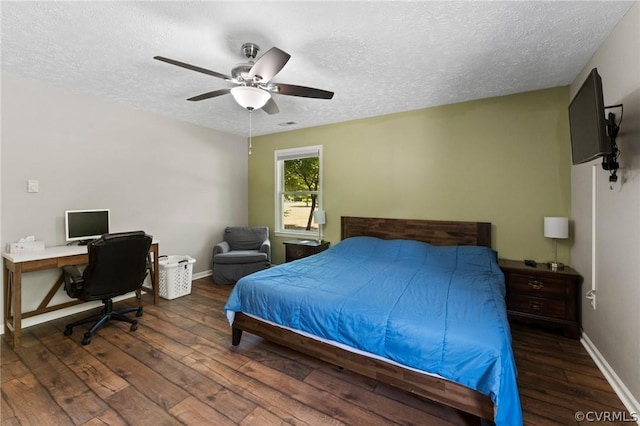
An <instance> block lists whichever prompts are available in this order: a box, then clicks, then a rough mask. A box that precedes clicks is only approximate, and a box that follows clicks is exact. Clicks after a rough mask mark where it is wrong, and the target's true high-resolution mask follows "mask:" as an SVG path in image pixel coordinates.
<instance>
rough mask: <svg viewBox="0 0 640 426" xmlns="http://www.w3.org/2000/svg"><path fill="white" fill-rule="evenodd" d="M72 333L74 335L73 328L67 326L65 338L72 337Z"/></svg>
mask: <svg viewBox="0 0 640 426" xmlns="http://www.w3.org/2000/svg"><path fill="white" fill-rule="evenodd" d="M71 333H73V327H69V326H67V327H66V328H65V329H64V335H65V336H71Z"/></svg>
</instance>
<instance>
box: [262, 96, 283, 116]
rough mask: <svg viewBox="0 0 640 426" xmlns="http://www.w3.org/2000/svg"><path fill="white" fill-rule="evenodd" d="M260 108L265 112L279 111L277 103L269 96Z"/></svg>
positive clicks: (274, 112) (273, 112)
mask: <svg viewBox="0 0 640 426" xmlns="http://www.w3.org/2000/svg"><path fill="white" fill-rule="evenodd" d="M262 110H263V111H264V112H266V113H267V114H277V113H279V112H280V109H279V108H278V105H276V103H275V102H274V101H273V98H270V99H269V100H268V101H267V103H266V104H264V106H263V107H262Z"/></svg>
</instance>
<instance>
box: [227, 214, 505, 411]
mask: <svg viewBox="0 0 640 426" xmlns="http://www.w3.org/2000/svg"><path fill="white" fill-rule="evenodd" d="M341 222H342V223H341V225H342V233H341V236H342V239H345V238H349V237H354V236H372V237H378V238H384V239H412V240H419V241H424V242H428V243H430V244H435V245H479V246H486V247H491V224H490V223H486V222H453V221H432V220H417V219H408V220H405V219H380V218H363V217H345V216H343V217H342V220H341ZM243 331H246V332H248V333H251V334H255V335H257V336H260V337H262V338H264V339H267V340H269V341H272V342H275V343H278V344H281V345H283V346H286V347H289V348H291V349H294V350H297V351H299V352H302V353H305V354H307V355H310V356H312V357H314V358H318V359H320V360H323V361H326V362H329V363H331V364H334V365H337V366H339V367H343V368H345V369H348V370H350V371H353V372H355V373H359V374H362V375H363V376H366V377H370V378H373V379H375V380H378V381H380V382H383V383H387V384H390V385H392V386H395V387H397V388H400V389H403V390H406V391H409V392H411V393H413V394H416V395H418V396H421V397H424V398H427V399H429V400H433V401H436V402H439V403H441V404H444V405H447V406H450V407H453V408H456V409H458V410H461V411H464V412H466V413H469V414H472V415H474V416H477V417H479V418H480V419H486V420H490V421H493V418H494V406H493V403H492V402H491V399H490V398H489V397H488V396H486V395H483V394H481V393H480V392H478V391H476V390H473V389H471V388H468V387H466V386H462V385H459V384H457V383H454V382H451V381H448V380H445V379H441V378H438V377H434V376H429V375H426V374H421V373H418V372H416V371H414V370H412V369H409V368H405V367H401V366H399V365H397V364H392V363H390V362H385V361H381V360H379V359H376V358H370V357H368V356H365V355H361V354H357V353H354V352H350V351H348V350H345V349H341V348H338V347H335V346H332V345H330V344H327V343H324V342H321V341H319V340H316V339H313V338H309V337H305V336H303V335H300V334H298V333H296V332H293V331H290V330H287V329H285V328H282V327H279V326H276V325H271V324H268V323H266V322H264V321H260V320H258V319H255V318H253V317H250V316H247V315H245V314H243V313H241V312H238V313H236V315H235V319H234V321H233V333H232V334H233V336H232V344H233V345H234V346H237V345H239V344H240V339H241V337H242V332H243Z"/></svg>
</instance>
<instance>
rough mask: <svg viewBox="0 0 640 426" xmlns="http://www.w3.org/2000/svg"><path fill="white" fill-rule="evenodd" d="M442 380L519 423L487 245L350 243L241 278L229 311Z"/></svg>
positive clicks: (503, 421) (501, 305) (507, 337)
mask: <svg viewBox="0 0 640 426" xmlns="http://www.w3.org/2000/svg"><path fill="white" fill-rule="evenodd" d="M225 312H226V313H227V316H229V317H230V318H232V315H233V314H232V312H245V313H247V314H251V315H254V316H256V317H259V318H263V319H265V320H268V321H271V322H274V323H276V324H280V325H283V326H286V327H290V328H293V329H296V330H301V331H305V332H307V333H310V334H312V335H315V336H319V337H322V338H324V339H328V340H332V341H335V342H340V343H343V344H346V345H348V346H351V347H354V348H357V349H360V350H362V351H366V352H370V353H373V354H376V355H379V356H382V357H384V358H387V359H390V360H393V361H396V362H398V363H400V364H403V365H406V366H408V367H412V368H416V369H419V370H423V371H426V372H429V373H435V374H438V375H440V376H442V377H444V378H447V379H449V380H451V381H454V382H457V383H459V384H462V385H464V386H467V387H470V388H472V389H475V390H477V391H479V392H481V393H483V394H485V395H489V396H490V397H491V399H492V401H493V402H494V404H495V405H496V406H497V412H496V417H495V419H494V420H495V422H496V424H497V425H498V426H500V425H521V424H522V412H521V408H520V399H519V396H518V389H517V385H516V367H515V363H514V359H513V353H512V350H511V334H510V329H509V324H508V322H507V315H506V306H505V286H504V276H503V274H502V272H501V270H500V269H499V267H498V264H497V261H496V253H495V252H494V251H493V250H491V249H489V248H486V247H475V246H456V247H454V246H451V247H443V246H433V245H430V244H426V243H421V242H418V241H411V240H381V239H377V238H372V237H354V238H348V239H346V240H344V241H342V242H340V243H339V244H337V245H335V246H334V247H332V248H330V249H328V250H326V251H324V252H322V253H319V254H317V255H315V256H311V257H307V258H304V259H301V260H298V261H295V262H291V263H286V264H283V265H279V266H276V267H273V268H270V269H266V270H263V271H260V272H257V273H254V274H251V275H249V276H246V277H244V278H242V279H241V280H240V281H238V283H237V284H236V286H235V288H234V289H233V291H232V292H231V295H230V296H229V300H228V301H227V304H226V306H225Z"/></svg>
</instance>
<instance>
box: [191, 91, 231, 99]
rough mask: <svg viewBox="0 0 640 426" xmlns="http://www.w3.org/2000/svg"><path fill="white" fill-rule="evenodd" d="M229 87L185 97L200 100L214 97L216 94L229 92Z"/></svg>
mask: <svg viewBox="0 0 640 426" xmlns="http://www.w3.org/2000/svg"><path fill="white" fill-rule="evenodd" d="M230 92H231V89H219V90H214V91H213V92H207V93H203V94H202V95H198V96H193V97H191V98H189V99H187V100H188V101H201V100H203V99H209V98H215V97H216V96H220V95H226V94H227V93H230Z"/></svg>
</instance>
